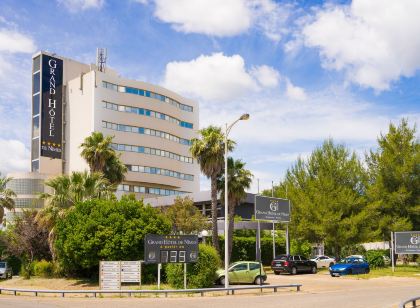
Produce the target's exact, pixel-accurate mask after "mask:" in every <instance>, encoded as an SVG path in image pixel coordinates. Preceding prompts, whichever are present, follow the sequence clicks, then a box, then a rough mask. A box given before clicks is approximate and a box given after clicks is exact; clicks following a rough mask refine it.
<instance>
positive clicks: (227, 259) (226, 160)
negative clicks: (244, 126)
mask: <svg viewBox="0 0 420 308" xmlns="http://www.w3.org/2000/svg"><path fill="white" fill-rule="evenodd" d="M248 119H249V114H248V113H244V114H243V115H241V117H240V118H239V119H237V120H236V121H234V122H233V123H232V124H230V125H228V124H227V123H226V127H225V289H227V288H229V275H228V274H229V272H228V267H229V241H228V233H229V232H228V228H229V224H228V219H229V213H228V208H229V205H228V194H229V193H228V144H227V143H228V136H229V133H230V130H231V129H232V127H233V125H235V124H236V123H238V122H239V121H242V120H248Z"/></svg>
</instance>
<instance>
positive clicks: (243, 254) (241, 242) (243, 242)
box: [220, 236, 286, 265]
mask: <svg viewBox="0 0 420 308" xmlns="http://www.w3.org/2000/svg"><path fill="white" fill-rule="evenodd" d="M220 245H221V247H222V252H221V254H222V255H224V250H223V249H224V238H223V237H221V238H220ZM255 253H256V238H255V237H236V236H235V237H234V238H233V246H232V258H231V261H230V262H231V263H232V262H236V261H255V260H256V254H255ZM284 253H286V245H285V239H284V237H277V238H276V255H280V254H284ZM272 260H273V239H272V238H271V237H262V238H261V262H262V263H263V264H265V265H270V264H271V261H272Z"/></svg>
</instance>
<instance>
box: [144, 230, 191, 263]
mask: <svg viewBox="0 0 420 308" xmlns="http://www.w3.org/2000/svg"><path fill="white" fill-rule="evenodd" d="M144 259H145V262H146V263H194V262H197V259H198V236H197V235H155V234H147V235H146V238H145V241H144Z"/></svg>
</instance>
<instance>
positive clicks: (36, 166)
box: [31, 160, 39, 172]
mask: <svg viewBox="0 0 420 308" xmlns="http://www.w3.org/2000/svg"><path fill="white" fill-rule="evenodd" d="M31 171H32V172H39V160H34V161H33V162H32V164H31Z"/></svg>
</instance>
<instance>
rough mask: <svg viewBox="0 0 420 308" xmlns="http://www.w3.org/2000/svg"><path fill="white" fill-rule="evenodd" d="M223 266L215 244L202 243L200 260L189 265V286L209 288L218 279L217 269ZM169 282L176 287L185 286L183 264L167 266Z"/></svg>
mask: <svg viewBox="0 0 420 308" xmlns="http://www.w3.org/2000/svg"><path fill="white" fill-rule="evenodd" d="M220 266H221V260H220V257H219V255H218V254H217V251H216V249H215V248H214V247H213V246H209V245H204V244H200V245H199V254H198V260H197V262H196V263H193V264H188V265H187V286H188V288H208V287H211V286H212V285H213V284H214V282H215V280H216V271H217V270H218V269H219V268H220ZM166 277H167V281H168V283H169V284H170V285H171V286H173V287H174V288H183V287H184V269H183V265H182V264H168V265H167V266H166Z"/></svg>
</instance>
